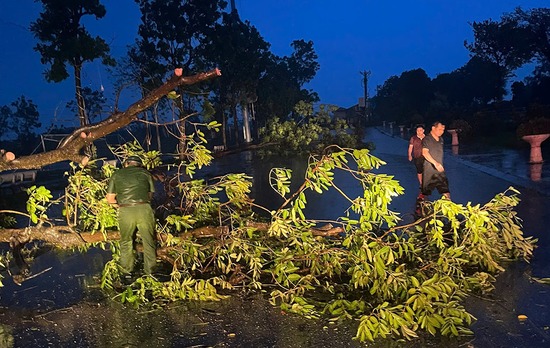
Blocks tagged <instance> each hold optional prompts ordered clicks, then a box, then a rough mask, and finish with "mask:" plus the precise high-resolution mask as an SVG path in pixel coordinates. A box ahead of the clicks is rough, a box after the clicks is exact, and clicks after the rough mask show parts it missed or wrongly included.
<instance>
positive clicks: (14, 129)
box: [0, 96, 41, 153]
mask: <svg viewBox="0 0 550 348" xmlns="http://www.w3.org/2000/svg"><path fill="white" fill-rule="evenodd" d="M39 117H40V114H39V112H38V108H37V106H36V104H34V103H33V102H32V100H30V99H27V98H25V96H20V97H19V98H17V100H16V101H14V102H12V103H11V105H10V106H8V105H4V106H2V107H0V128H1V129H2V130H3V131H4V133H3V134H7V133H11V134H12V135H15V136H16V139H17V144H18V147H19V148H18V149H12V150H14V151H17V152H19V153H27V152H29V151H30V150H32V149H31V148H30V147H29V146H32V138H33V137H34V136H35V134H34V130H35V129H36V128H39V127H40V126H41V124H40V122H39V121H38V119H39ZM1 136H2V133H0V137H1Z"/></svg>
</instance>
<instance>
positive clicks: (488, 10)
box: [0, 0, 550, 128]
mask: <svg viewBox="0 0 550 348" xmlns="http://www.w3.org/2000/svg"><path fill="white" fill-rule="evenodd" d="M101 3H103V4H104V5H105V6H106V8H107V15H106V16H105V17H104V18H103V19H101V20H99V21H95V20H94V21H92V20H90V19H88V20H87V22H85V23H90V26H88V25H86V26H87V27H88V29H89V31H90V32H91V33H92V34H94V35H100V36H102V37H103V38H104V39H105V40H106V41H107V42H109V43H111V50H112V53H113V55H114V56H115V57H119V56H121V55H123V54H124V53H125V50H126V46H127V45H129V44H132V43H133V42H134V38H135V35H136V33H137V27H138V25H139V11H138V8H137V5H136V4H135V2H134V1H133V0H102V1H101ZM548 5H550V1H549V0H523V1H521V0H394V1H391V0H387V1H380V0H377V1H375V0H347V1H343V0H340V1H335V0H323V1H319V0H316V1H314V0H302V1H298V0H274V1H265V0H236V6H237V9H238V11H239V14H240V16H241V19H242V20H249V21H250V22H251V23H252V24H253V25H254V26H256V27H257V28H258V30H259V32H260V33H261V35H262V36H263V37H264V39H265V40H266V41H268V42H269V43H271V45H272V51H273V52H274V53H275V54H278V55H287V54H290V53H291V48H290V43H291V42H292V41H293V40H296V39H304V40H312V41H313V42H314V48H315V50H316V52H317V54H318V56H319V63H320V65H321V68H320V70H319V71H318V73H317V76H316V77H315V79H314V80H313V81H312V82H311V83H310V84H309V85H308V86H307V87H308V88H311V89H313V90H315V91H317V92H318V93H319V95H320V97H321V102H322V103H327V104H336V105H338V106H344V107H349V106H351V105H354V104H355V103H357V100H358V98H359V97H360V96H362V95H363V88H362V84H361V75H360V71H363V70H370V71H371V77H370V81H369V94H370V95H371V96H372V95H373V94H374V93H375V91H376V86H377V85H381V84H383V83H384V81H385V80H386V79H387V78H389V77H390V76H392V75H400V74H401V73H402V72H403V71H406V70H411V69H416V68H423V69H424V70H426V72H427V73H428V75H429V76H430V77H432V78H434V77H436V76H437V74H440V73H445V72H450V71H452V70H454V69H457V68H459V67H461V66H462V65H464V64H465V63H466V62H467V61H468V51H467V50H466V49H465V48H464V44H463V42H464V40H468V41H471V40H472V38H473V34H472V29H471V26H470V25H469V23H471V22H473V21H482V20H485V19H489V18H492V19H494V20H498V19H499V18H500V16H501V15H502V14H503V13H506V12H511V11H513V10H514V8H516V7H518V6H521V7H522V8H523V9H531V8H537V7H547V6H548ZM40 11H41V5H40V4H39V3H35V2H34V1H32V0H0V32H1V36H0V47H1V52H0V81H1V82H0V106H2V105H6V104H9V103H11V102H12V101H14V100H16V99H17V98H18V97H19V96H21V95H25V96H26V97H27V98H29V99H31V100H32V101H33V102H34V103H35V104H37V105H38V107H39V110H40V113H41V117H42V122H43V124H44V127H45V128H47V127H48V126H49V125H50V124H51V119H53V118H54V115H55V119H56V122H57V123H60V124H63V125H66V126H71V125H76V123H77V120H76V119H75V118H74V116H73V115H72V113H71V112H70V111H68V110H67V109H65V107H64V106H65V104H66V102H67V101H69V100H72V99H74V97H73V96H74V87H73V79H72V77H71V78H70V79H67V80H66V81H65V82H63V83H59V84H54V83H47V82H46V81H45V80H44V77H43V75H42V73H43V71H44V70H45V68H46V67H45V66H43V65H42V64H41V63H40V55H39V54H38V53H37V52H35V51H34V50H33V47H34V46H35V44H36V41H35V39H34V37H33V35H32V33H31V32H30V31H29V30H28V28H29V24H30V23H31V21H34V20H36V18H37V16H38V14H39V12H40ZM220 68H221V70H222V73H223V67H220ZM83 85H84V86H88V87H90V88H92V89H99V88H100V86H101V85H104V86H105V93H106V96H107V97H112V93H113V89H112V88H111V87H110V82H109V76H108V75H107V74H106V73H105V71H104V70H103V69H102V68H101V66H100V64H99V62H94V63H91V64H88V65H87V66H85V71H84V74H83ZM131 101H132V102H133V101H135V100H131ZM122 106H123V105H122Z"/></svg>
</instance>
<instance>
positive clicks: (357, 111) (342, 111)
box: [334, 104, 365, 124]
mask: <svg viewBox="0 0 550 348" xmlns="http://www.w3.org/2000/svg"><path fill="white" fill-rule="evenodd" d="M334 118H335V119H344V120H346V121H347V122H348V123H349V124H361V123H363V124H364V123H365V108H364V107H361V106H360V105H359V104H355V105H353V106H350V107H349V108H342V107H341V108H339V109H337V110H336V111H334Z"/></svg>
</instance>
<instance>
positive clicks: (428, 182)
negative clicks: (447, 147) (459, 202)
mask: <svg viewBox="0 0 550 348" xmlns="http://www.w3.org/2000/svg"><path fill="white" fill-rule="evenodd" d="M444 131H445V125H444V124H443V123H441V122H435V123H434V124H433V125H432V130H431V131H430V134H428V135H426V136H425V137H424V139H422V155H423V156H424V159H425V161H424V174H423V176H422V194H423V195H425V196H429V195H430V194H431V193H432V191H433V189H437V191H438V192H439V194H441V195H443V196H445V198H447V199H451V193H450V192H449V180H448V179H447V175H446V174H445V168H444V167H443V132H444Z"/></svg>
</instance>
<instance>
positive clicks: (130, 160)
mask: <svg viewBox="0 0 550 348" xmlns="http://www.w3.org/2000/svg"><path fill="white" fill-rule="evenodd" d="M124 163H135V164H138V165H140V166H142V165H143V161H142V160H141V158H139V156H136V155H132V156H128V158H126V161H124Z"/></svg>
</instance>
